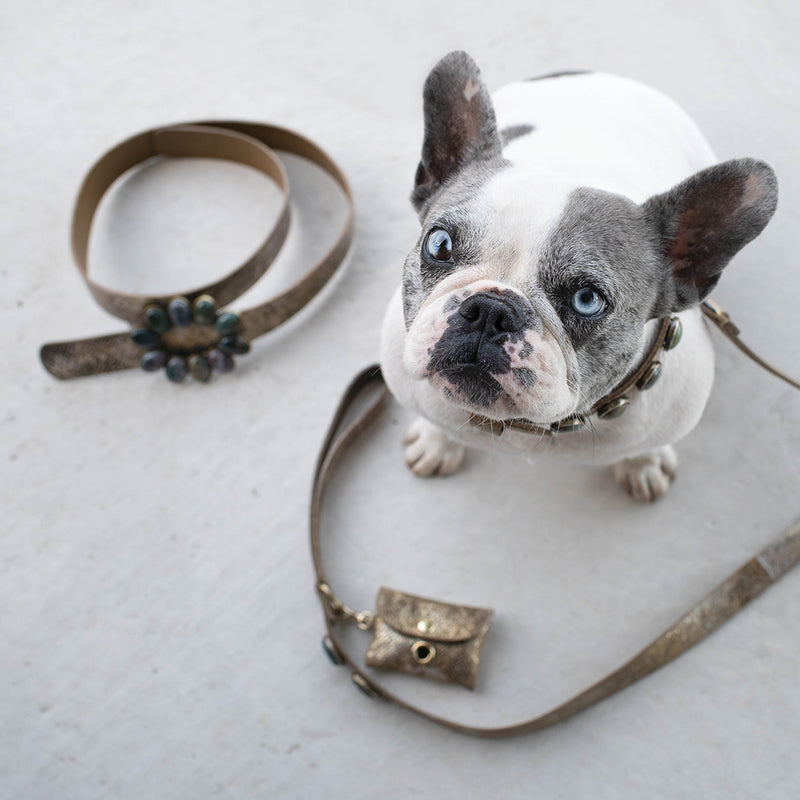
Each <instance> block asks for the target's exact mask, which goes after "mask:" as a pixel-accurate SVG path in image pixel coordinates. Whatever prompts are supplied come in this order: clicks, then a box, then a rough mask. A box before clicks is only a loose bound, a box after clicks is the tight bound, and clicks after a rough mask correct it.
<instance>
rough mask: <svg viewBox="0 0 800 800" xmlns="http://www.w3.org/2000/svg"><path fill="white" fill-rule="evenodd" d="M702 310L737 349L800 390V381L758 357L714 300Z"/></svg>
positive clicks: (708, 301)
mask: <svg viewBox="0 0 800 800" xmlns="http://www.w3.org/2000/svg"><path fill="white" fill-rule="evenodd" d="M700 308H701V309H702V311H703V314H705V316H706V319H708V320H709V322H711V323H713V324H714V325H715V326H716V328H717V329H718V330H719V331H720V332H721V333H722V334H723V335H724V336H726V337H727V338H728V339H729V340H730V341H731V342H733V344H734V345H736V347H738V348H739V350H741V351H742V352H743V353H744V354H745V355H746V356H747V357H748V358H749V359H751V360H752V361H755V362H756V364H758V366H759V367H762V368H763V369H765V370H766V371H767V372H769V373H771V374H772V375H774V376H775V377H776V378H780V379H781V380H782V381H786V383H788V384H789V386H794V388H795V389H800V380H797V379H795V378H793V377H792V376H791V375H788V374H787V373H786V372H784V371H783V370H781V369H778V368H777V367H776V366H775V365H774V364H770V363H769V362H768V361H764V359H763V358H761V357H760V356H758V355H756V354H755V353H754V352H753V351H752V350H751V349H750V348H749V347H748V346H747V345H746V344H745V343H744V342H743V341H742V340H741V339H740V338H739V328H737V327H736V325H734V324H733V322H731V318H730V314H728V312H727V311H725V310H724V309H722V308H721V307H720V306H718V305H717V304H716V303H715V302H714V301H713V300H704V301H703V303H702V304H701V306H700Z"/></svg>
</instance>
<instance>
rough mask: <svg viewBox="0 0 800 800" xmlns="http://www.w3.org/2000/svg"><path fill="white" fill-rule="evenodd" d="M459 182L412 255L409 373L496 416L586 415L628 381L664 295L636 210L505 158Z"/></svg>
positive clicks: (438, 203)
mask: <svg viewBox="0 0 800 800" xmlns="http://www.w3.org/2000/svg"><path fill="white" fill-rule="evenodd" d="M480 173H482V175H481V174H480ZM481 177H482V182H481V180H480V179H481ZM463 178H464V179H458V180H456V181H454V182H452V183H451V184H450V185H448V187H447V188H445V189H443V190H442V192H441V194H440V195H439V196H437V197H436V199H435V201H434V202H433V203H432V204H431V206H430V208H428V209H427V210H426V213H425V215H424V217H423V226H422V233H421V236H420V239H419V241H418V242H417V244H416V246H415V248H414V249H413V250H412V251H411V253H410V254H409V256H408V258H407V260H406V264H405V272H404V281H403V289H404V291H403V300H404V313H405V320H406V325H407V327H408V336H407V337H406V344H405V352H404V362H405V367H406V370H407V371H408V372H409V373H410V374H411V375H412V376H414V377H415V378H418V379H425V380H428V381H429V382H430V383H431V384H432V385H433V386H434V387H436V388H437V389H438V390H440V391H441V392H442V394H443V395H444V396H445V397H446V398H447V399H448V400H449V401H451V402H453V403H455V404H457V405H459V406H461V407H463V408H466V409H469V410H471V411H475V412H479V413H481V414H485V415H487V416H491V417H493V418H497V419H502V418H509V417H525V418H527V419H531V420H534V421H536V422H542V423H549V422H554V421H556V420H559V419H562V418H564V417H566V416H569V415H570V414H572V413H575V412H576V411H577V410H582V409H585V408H587V407H589V406H591V405H592V404H593V403H594V402H595V401H596V400H597V399H599V398H600V397H601V396H602V395H603V394H604V393H605V392H606V391H607V390H608V388H609V384H610V383H611V384H613V383H615V382H618V381H619V380H621V379H622V378H623V377H624V375H625V372H626V371H627V368H628V365H629V364H630V362H631V360H632V359H633V358H635V356H636V354H637V351H638V348H639V345H640V342H641V336H642V330H643V327H644V324H645V323H646V322H647V320H648V319H649V318H650V316H651V310H652V308H653V305H654V301H655V297H656V296H657V293H658V288H659V280H658V278H659V274H660V273H659V269H658V267H659V260H658V258H657V257H656V255H655V254H654V250H655V236H654V235H653V233H652V231H651V229H650V227H649V226H648V225H647V224H646V222H645V220H644V213H643V211H642V209H641V207H639V206H638V205H636V204H635V203H632V202H630V201H627V200H625V199H624V198H620V197H617V196H614V195H609V194H606V193H603V192H599V191H595V190H589V189H580V190H577V191H575V190H571V189H570V188H569V187H566V186H560V185H559V183H558V181H557V179H553V180H551V181H550V182H544V181H543V178H542V175H541V174H539V175H537V176H535V177H534V176H529V175H526V174H525V173H524V172H522V171H520V170H519V169H518V168H512V167H510V166H509V165H507V164H503V163H499V164H496V165H494V167H493V168H490V169H487V167H486V165H484V166H483V168H482V169H481V170H475V169H473V170H470V171H468V174H467V175H466V176H463Z"/></svg>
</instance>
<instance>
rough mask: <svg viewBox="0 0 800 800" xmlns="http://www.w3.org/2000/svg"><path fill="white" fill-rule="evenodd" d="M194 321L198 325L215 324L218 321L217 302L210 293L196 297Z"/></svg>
mask: <svg viewBox="0 0 800 800" xmlns="http://www.w3.org/2000/svg"><path fill="white" fill-rule="evenodd" d="M194 321H195V322H196V323H197V324H198V325H213V324H214V323H215V322H216V321H217V303H216V301H215V300H214V298H213V297H212V296H211V295H210V294H201V295H200V297H198V298H196V299H195V301H194Z"/></svg>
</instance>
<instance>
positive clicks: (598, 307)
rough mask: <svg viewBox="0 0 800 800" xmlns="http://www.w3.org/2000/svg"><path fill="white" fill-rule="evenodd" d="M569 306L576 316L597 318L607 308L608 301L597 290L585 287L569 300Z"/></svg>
mask: <svg viewBox="0 0 800 800" xmlns="http://www.w3.org/2000/svg"><path fill="white" fill-rule="evenodd" d="M569 304H570V307H571V308H572V310H573V311H574V312H575V313H576V314H580V315H581V316H582V317H596V316H597V315H598V314H600V313H601V312H602V311H604V310H605V307H606V299H605V297H603V295H601V294H600V292H598V291H597V289H594V288H593V287H591V286H583V287H582V288H580V289H578V291H577V292H575V294H574V295H572V297H571V298H570V299H569Z"/></svg>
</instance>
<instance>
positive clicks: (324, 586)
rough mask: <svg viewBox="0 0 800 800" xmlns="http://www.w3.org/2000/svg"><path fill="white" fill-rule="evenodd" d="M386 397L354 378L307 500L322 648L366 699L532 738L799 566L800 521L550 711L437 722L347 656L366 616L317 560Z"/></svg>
mask: <svg viewBox="0 0 800 800" xmlns="http://www.w3.org/2000/svg"><path fill="white" fill-rule="evenodd" d="M703 312H704V313H705V314H706V316H707V317H708V319H709V320H710V321H711V322H713V323H714V324H715V325H716V326H717V327H718V328H719V329H720V330H721V331H722V332H723V333H724V334H725V335H726V336H727V337H728V338H730V339H731V340H732V341H733V342H734V344H736V346H737V347H739V349H741V350H742V352H744V353H745V354H746V355H748V356H749V357H750V358H753V360H754V361H756V363H758V364H759V365H761V366H763V367H764V368H765V369H767V370H768V371H769V372H771V373H772V374H774V375H777V376H778V377H780V378H781V379H782V380H785V381H787V382H788V383H789V384H791V385H792V386H794V387H796V388H798V389H800V382H798V381H796V380H795V379H793V378H791V377H789V376H788V375H786V374H785V373H783V372H782V371H780V370H778V369H777V368H775V367H773V366H772V365H770V364H768V363H767V362H765V361H763V359H761V358H759V357H757V356H755V355H754V354H753V353H752V351H751V350H750V349H749V348H747V347H746V346H745V345H744V344H743V343H742V342H741V340H740V339H739V338H738V334H739V329H738V328H736V326H735V325H733V323H732V322H731V321H730V317H729V315H728V314H727V313H726V312H724V311H723V310H722V309H720V308H719V307H718V306H716V304H712V303H711V302H708V303H707V304H704V307H703ZM363 395H367V396H368V400H366V401H363V404H362V407H361V410H360V411H358V412H357V413H356V414H355V415H353V413H352V412H353V407H354V406H355V405H356V403H357V402H358V401H359V398H362V396H363ZM388 397H389V390H388V389H387V387H386V384H385V382H384V380H383V376H382V374H381V370H380V367H379V366H378V365H374V366H371V367H368V368H367V369H365V370H363V371H362V372H361V373H359V374H358V375H357V376H356V377H355V378H354V379H353V381H352V382H351V384H350V385H349V386H348V388H347V390H346V391H345V393H344V396H343V397H342V399H341V401H340V402H339V405H338V407H337V409H336V412H335V413H334V416H333V420H332V422H331V425H330V428H329V429H328V433H327V435H326V437H325V440H324V442H323V445H322V450H321V452H320V455H319V458H318V460H317V465H316V469H315V472H314V482H313V489H312V495H311V515H310V539H311V553H312V558H313V563H314V570H315V573H316V578H317V583H316V590H317V595H318V597H319V600H320V602H321V604H322V608H323V611H324V615H325V627H326V630H327V636H326V638H325V640H324V644H325V649H326V651H327V652H328V654H329V656H330V657H331V659H332V660H333V661H334V663H337V664H340V665H346V666H347V668H348V669H349V670H350V672H351V677H352V680H353V682H354V683H355V684H356V686H357V687H358V688H359V689H361V690H362V691H363V692H364V693H365V694H366V695H368V696H369V697H372V698H376V699H382V700H386V701H388V702H390V703H393V704H395V705H397V706H399V707H400V708H403V709H406V710H408V711H411V712H413V713H415V714H418V715H419V716H422V717H424V718H425V719H428V720H430V721H431V722H434V723H436V724H437V725H441V726H443V727H445V728H449V729H450V730H453V731H457V732H458V733H463V734H468V735H471V736H478V737H483V738H489V739H498V738H503V737H509V736H520V735H523V734H527V733H533V732H535V731H540V730H542V729H544V728H548V727H550V726H551V725H555V724H556V723H558V722H563V721H564V720H566V719H569V718H570V717H572V716H574V715H575V714H578V713H579V712H581V711H583V710H585V709H587V708H589V707H590V706H593V705H595V704H596V703H599V702H600V701H601V700H605V699H606V698H608V697H610V696H611V695H613V694H616V693H617V692H619V691H621V690H622V689H624V688H626V687H627V686H630V685H631V684H632V683H635V682H636V681H639V680H641V679H642V678H644V677H645V676H647V675H649V674H650V673H651V672H654V671H655V670H657V669H658V668H659V667H662V666H664V665H665V664H668V663H669V662H670V661H673V660H674V659H675V658H677V657H678V656H680V655H681V654H682V653H684V652H686V651H687V650H688V649H689V648H691V647H693V646H694V645H695V644H697V643H698V642H700V641H702V640H703V639H704V638H705V637H706V636H708V635H709V634H710V633H712V632H713V631H715V630H716V629H717V628H718V627H719V626H720V625H722V624H723V623H724V622H726V621H727V620H728V619H730V618H731V617H732V616H733V615H734V614H736V613H737V612H738V611H739V610H741V609H742V608H743V607H744V606H745V605H747V604H748V603H749V602H750V601H751V600H753V599H755V598H756V597H758V595H760V594H761V593H762V592H763V591H764V590H765V589H767V588H768V587H769V586H771V585H772V584H773V583H775V582H776V581H778V580H779V579H780V578H781V577H782V576H783V575H785V574H786V573H787V572H788V571H789V570H790V569H791V568H792V567H793V566H795V564H797V563H798V562H799V561H800V520H798V521H797V522H795V524H794V525H792V526H791V527H790V528H789V529H788V530H787V531H786V532H785V533H784V534H783V535H782V536H781V537H780V538H779V539H777V540H775V541H774V542H772V543H771V544H769V545H768V546H767V547H765V548H764V549H763V550H762V551H761V552H760V553H758V554H757V555H756V556H754V557H753V558H751V559H750V560H749V561H747V562H746V563H745V564H743V565H742V566H741V567H740V568H739V569H738V570H736V572H734V573H733V574H732V575H730V576H729V577H728V578H726V579H725V580H724V581H723V582H722V583H721V584H719V586H717V587H716V588H715V589H713V590H712V591H711V592H709V594H707V595H706V596H705V597H704V598H703V599H702V600H700V601H699V602H698V603H697V604H696V605H694V606H693V607H692V608H690V609H689V610H688V611H687V612H686V613H685V614H684V615H683V616H682V617H680V619H678V620H677V621H676V622H675V623H674V624H672V625H671V626H670V627H669V628H667V629H666V630H665V631H664V632H663V633H662V634H661V635H659V636H658V637H656V638H655V639H654V640H653V641H652V642H650V644H648V645H647V646H646V647H645V648H644V649H643V650H641V651H639V652H638V653H637V654H636V655H634V656H633V657H632V658H631V659H629V660H628V661H626V662H625V663H624V664H623V665H622V666H621V667H619V668H618V669H616V670H614V671H613V672H611V673H609V674H608V675H606V676H605V677H604V678H602V679H601V680H599V681H598V682H597V683H595V684H593V685H592V686H590V687H588V688H587V689H584V690H583V691H582V692H579V693H578V694H577V695H575V696H573V697H572V698H570V699H569V700H567V701H565V702H564V703H561V704H560V705H558V706H556V707H555V708H553V709H551V710H550V711H548V712H546V713H544V714H541V715H539V716H537V717H534V718H532V719H528V720H525V721H523V722H520V723H517V724H513V725H506V726H501V727H495V728H492V727H476V726H471V725H464V724H461V723H459V722H456V721H455V720H452V719H449V718H447V717H442V716H438V715H436V714H433V713H431V712H429V711H427V710H426V709H424V708H422V707H421V706H418V705H415V704H413V703H409V702H407V701H405V700H403V699H401V698H400V697H398V696H397V695H396V694H394V693H392V692H391V691H389V690H388V689H387V688H386V687H385V686H384V685H383V684H382V683H380V681H378V680H377V678H376V677H375V674H374V673H373V672H369V673H368V672H366V671H365V670H364V669H362V668H361V667H360V666H359V665H358V664H357V663H356V662H355V660H354V659H353V658H352V657H351V656H350V655H349V654H348V653H347V650H346V649H345V648H344V646H343V644H342V641H341V639H340V637H339V635H338V630H339V629H340V628H341V626H342V625H343V624H347V623H348V622H356V624H358V626H359V627H361V628H364V629H365V628H367V627H368V625H367V624H362V623H363V622H364V621H366V620H368V619H369V618H370V617H371V614H370V612H358V613H357V612H354V611H353V610H352V609H350V608H348V607H347V606H345V605H344V604H343V603H342V602H341V601H340V600H339V599H338V597H337V596H336V595H335V594H334V593H333V590H332V589H331V587H330V582H329V581H328V578H327V576H326V574H325V568H324V564H323V560H322V550H321V546H320V524H321V513H322V504H323V500H324V497H325V491H326V488H327V486H328V484H329V482H330V480H331V477H332V475H333V472H334V470H335V468H336V465H337V464H338V463H339V462H340V461H341V460H342V458H343V456H344V455H345V454H346V453H347V452H348V450H349V448H350V446H351V444H352V443H353V442H354V441H355V439H356V438H357V437H358V436H359V434H361V433H362V432H363V431H364V429H365V428H366V427H367V426H368V425H369V424H370V422H372V420H374V419H375V417H376V416H377V415H378V413H379V411H380V410H381V408H382V407H383V405H384V403H385V402H386V400H387V399H388Z"/></svg>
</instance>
